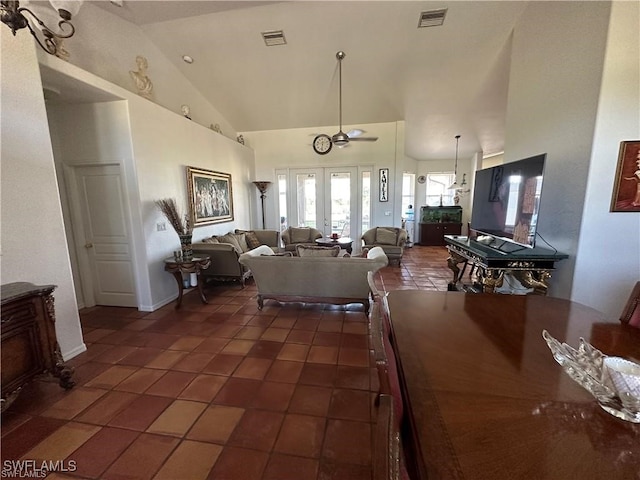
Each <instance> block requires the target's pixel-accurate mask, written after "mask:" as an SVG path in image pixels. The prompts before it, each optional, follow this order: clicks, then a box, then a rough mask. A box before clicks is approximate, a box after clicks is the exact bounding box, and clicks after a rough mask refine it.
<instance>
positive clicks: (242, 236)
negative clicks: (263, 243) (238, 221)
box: [234, 233, 250, 253]
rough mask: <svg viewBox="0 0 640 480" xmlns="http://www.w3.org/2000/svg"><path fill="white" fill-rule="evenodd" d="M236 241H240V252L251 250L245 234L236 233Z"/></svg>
mask: <svg viewBox="0 0 640 480" xmlns="http://www.w3.org/2000/svg"><path fill="white" fill-rule="evenodd" d="M234 235H235V236H236V240H238V245H240V250H242V253H244V252H248V251H249V250H250V248H249V245H247V236H246V234H244V233H235V234H234Z"/></svg>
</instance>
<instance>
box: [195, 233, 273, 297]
mask: <svg viewBox="0 0 640 480" xmlns="http://www.w3.org/2000/svg"><path fill="white" fill-rule="evenodd" d="M250 232H251V233H250ZM254 235H255V236H254ZM261 245H264V246H266V247H268V249H269V250H271V251H272V252H277V251H279V250H280V232H278V231H277V230H235V231H234V232H229V233H227V234H225V235H218V236H215V235H214V236H213V237H208V238H205V239H203V241H201V242H197V243H194V244H193V245H192V248H193V254H194V255H208V256H209V257H211V266H210V267H209V268H207V269H206V270H202V272H201V278H202V279H203V280H204V281H207V280H217V281H238V282H240V283H241V284H242V286H243V287H244V284H245V281H246V280H247V278H249V277H250V276H251V272H250V271H249V269H248V268H246V267H245V266H243V265H242V264H240V262H238V258H239V257H240V255H242V254H243V253H244V252H248V251H249V250H251V248H252V247H253V248H255V247H256V246H261Z"/></svg>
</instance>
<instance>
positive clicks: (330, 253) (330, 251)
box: [296, 245, 340, 257]
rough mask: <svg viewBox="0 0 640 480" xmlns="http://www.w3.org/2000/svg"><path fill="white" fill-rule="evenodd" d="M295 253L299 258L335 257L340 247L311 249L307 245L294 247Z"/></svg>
mask: <svg viewBox="0 0 640 480" xmlns="http://www.w3.org/2000/svg"><path fill="white" fill-rule="evenodd" d="M296 253H297V254H298V256H299V257H337V256H338V254H339V253H340V246H339V245H336V246H335V247H312V246H307V245H296Z"/></svg>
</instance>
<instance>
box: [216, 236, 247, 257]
mask: <svg viewBox="0 0 640 480" xmlns="http://www.w3.org/2000/svg"><path fill="white" fill-rule="evenodd" d="M218 242H220V243H229V244H231V245H232V246H233V248H234V249H235V251H236V252H238V255H240V254H242V253H243V251H242V248H240V244H239V243H238V240H237V239H236V235H235V234H234V233H227V234H226V235H220V236H219V237H218Z"/></svg>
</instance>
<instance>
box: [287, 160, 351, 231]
mask: <svg viewBox="0 0 640 480" xmlns="http://www.w3.org/2000/svg"><path fill="white" fill-rule="evenodd" d="M286 177H287V176H286V175H285V174H283V175H280V176H279V178H282V181H283V182H285V183H281V184H280V198H281V201H280V218H281V223H282V224H283V227H284V226H294V227H313V228H317V229H318V230H320V231H321V232H322V233H323V234H324V235H331V234H332V233H337V234H338V235H340V236H343V237H352V238H357V237H358V236H359V234H360V232H359V230H360V222H358V221H357V219H358V218H359V217H358V212H359V211H360V208H359V206H358V198H359V196H358V169H357V168H356V167H330V168H329V167H327V168H296V169H290V170H289V171H288V179H287V178H286ZM283 190H285V192H284V193H285V195H284V196H283Z"/></svg>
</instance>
